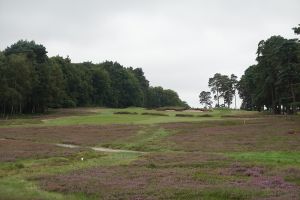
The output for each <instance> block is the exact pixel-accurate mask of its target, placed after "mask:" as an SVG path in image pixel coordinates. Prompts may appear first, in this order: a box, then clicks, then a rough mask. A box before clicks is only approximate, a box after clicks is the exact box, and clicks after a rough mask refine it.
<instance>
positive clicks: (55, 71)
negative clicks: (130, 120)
mask: <svg viewBox="0 0 300 200" xmlns="http://www.w3.org/2000/svg"><path fill="white" fill-rule="evenodd" d="M0 78H1V79H0V94H1V95H0V113H1V114H2V115H3V116H6V115H8V114H17V113H42V112H45V111H47V109H48V108H60V107H77V106H91V105H93V106H107V107H114V108H125V107H130V106H136V107H145V106H147V107H161V106H185V107H187V106H188V105H187V104H186V103H185V102H182V101H181V100H180V99H179V97H178V95H177V93H176V92H174V91H172V90H164V89H163V88H161V87H157V88H152V87H149V81H148V80H147V79H146V77H145V76H144V72H143V70H142V69H141V68H136V69H133V68H132V67H129V68H125V67H123V66H122V65H120V64H119V63H117V62H109V61H106V62H104V63H100V64H93V63H91V62H83V63H76V64H75V63H71V60H70V59H69V58H68V57H67V58H62V57H60V56H55V57H51V58H48V56H47V51H46V48H45V47H44V46H43V45H41V44H36V43H35V42H34V41H26V40H25V41H24V40H20V41H18V42H17V43H15V44H13V45H11V46H10V47H7V48H6V49H5V50H4V52H0Z"/></svg>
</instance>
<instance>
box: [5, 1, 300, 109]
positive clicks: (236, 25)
mask: <svg viewBox="0 0 300 200" xmlns="http://www.w3.org/2000/svg"><path fill="white" fill-rule="evenodd" d="M299 23H300V1H299V0H251V1H250V0H248V1H241V0H97V1H96V0H95V1H93V0H85V1H84V0H76V1H75V0H49V1H47V0H44V1H43V0H26V1H25V0H24V1H22V0H18V1H17V0H0V50H4V49H5V48H6V47H7V46H9V45H11V44H13V43H14V42H16V41H18V40H19V39H27V40H35V41H36V42H37V43H41V44H43V45H44V46H45V47H46V48H47V51H48V56H54V55H58V54H59V55H61V56H67V55H69V57H70V58H71V60H72V62H83V61H92V62H94V63H99V62H103V61H105V60H111V61H117V62H119V63H120V64H122V65H124V66H126V67H129V66H132V67H141V68H143V70H144V72H145V75H146V77H147V78H148V80H149V81H150V84H151V85H152V86H163V87H164V88H168V89H173V90H175V91H177V92H178V94H179V96H180V97H181V98H182V99H183V100H185V101H187V102H188V103H189V104H190V105H191V106H194V107H199V106H200V105H199V103H198V95H199V93H200V91H202V90H208V87H207V82H208V78H209V77H212V76H213V75H214V74H215V73H217V72H220V73H222V74H227V75H230V74H231V73H234V74H236V75H238V76H239V77H240V76H241V75H242V74H243V72H244V70H245V69H246V68H247V67H248V66H249V65H251V64H254V63H255V52H256V49H257V44H258V42H259V41H260V40H262V39H267V38H268V37H270V36H272V35H282V36H284V37H287V38H294V37H295V36H294V34H293V31H292V30H291V28H292V27H295V26H296V25H297V24H299Z"/></svg>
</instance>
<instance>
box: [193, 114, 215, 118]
mask: <svg viewBox="0 0 300 200" xmlns="http://www.w3.org/2000/svg"><path fill="white" fill-rule="evenodd" d="M197 117H213V115H210V114H204V115H198V116H197Z"/></svg>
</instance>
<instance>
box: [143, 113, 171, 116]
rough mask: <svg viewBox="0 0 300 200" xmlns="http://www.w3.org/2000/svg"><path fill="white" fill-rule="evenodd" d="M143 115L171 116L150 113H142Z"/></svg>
mask: <svg viewBox="0 0 300 200" xmlns="http://www.w3.org/2000/svg"><path fill="white" fill-rule="evenodd" d="M142 115H154V116H169V115H167V114H164V113H148V112H144V113H142Z"/></svg>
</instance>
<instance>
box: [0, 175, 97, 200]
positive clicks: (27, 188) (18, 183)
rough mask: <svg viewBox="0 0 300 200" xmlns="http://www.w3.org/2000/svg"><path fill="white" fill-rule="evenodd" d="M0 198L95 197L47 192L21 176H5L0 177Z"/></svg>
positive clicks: (52, 199) (55, 199)
mask: <svg viewBox="0 0 300 200" xmlns="http://www.w3.org/2000/svg"><path fill="white" fill-rule="evenodd" d="M0 199H5V200H16V199H20V200H32V199H44V200H84V199H86V200H88V199H95V198H92V197H90V198H89V197H87V196H86V195H84V194H68V195H66V194H61V193H55V192H47V191H43V190H41V189H40V188H38V187H37V186H36V185H35V184H34V183H33V182H30V181H27V180H25V179H23V178H21V177H7V178H3V179H0Z"/></svg>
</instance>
